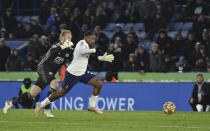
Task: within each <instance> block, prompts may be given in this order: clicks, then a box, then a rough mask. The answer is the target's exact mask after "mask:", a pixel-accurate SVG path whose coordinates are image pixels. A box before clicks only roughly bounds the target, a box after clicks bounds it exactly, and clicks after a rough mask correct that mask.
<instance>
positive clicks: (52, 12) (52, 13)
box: [47, 7, 58, 23]
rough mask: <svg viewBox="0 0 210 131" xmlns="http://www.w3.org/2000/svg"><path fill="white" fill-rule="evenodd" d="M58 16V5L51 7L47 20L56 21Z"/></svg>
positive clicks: (49, 21)
mask: <svg viewBox="0 0 210 131" xmlns="http://www.w3.org/2000/svg"><path fill="white" fill-rule="evenodd" d="M57 16H58V14H57V9H56V7H51V8H50V16H49V17H48V18H47V22H48V23H54V22H55V19H56V17H57Z"/></svg>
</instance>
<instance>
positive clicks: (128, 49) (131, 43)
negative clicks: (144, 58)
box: [123, 34, 138, 62]
mask: <svg viewBox="0 0 210 131" xmlns="http://www.w3.org/2000/svg"><path fill="white" fill-rule="evenodd" d="M133 37H134V36H133V35H132V34H130V35H128V36H127V41H126V44H125V45H123V55H124V62H126V61H128V57H129V54H130V53H134V52H135V49H136V48H137V44H138V43H136V41H135V40H134V38H133Z"/></svg>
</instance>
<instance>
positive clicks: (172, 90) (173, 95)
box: [0, 82, 193, 111]
mask: <svg viewBox="0 0 210 131" xmlns="http://www.w3.org/2000/svg"><path fill="white" fill-rule="evenodd" d="M21 84H22V83H21V82H0V90H1V92H0V108H3V106H4V102H5V100H8V99H9V100H11V99H12V97H14V96H17V95H18V92H19V88H20V85H21ZM192 87H193V83H105V84H104V85H103V88H102V92H101V95H100V98H99V99H98V107H99V109H101V110H121V111H123V110H129V111H131V110H157V111H161V110H162V106H163V104H164V103H165V102H167V101H173V102H174V103H175V104H176V106H177V110H178V111H192V110H191V107H190V105H189V104H188V100H189V98H190V96H191V91H192ZM48 90H49V87H47V88H46V89H44V90H43V92H42V93H41V96H40V100H43V99H44V98H45V96H46V94H47V91H48ZM91 90H92V87H91V86H89V85H85V84H83V83H79V84H77V85H76V86H75V87H74V88H73V89H72V90H71V91H70V92H69V93H68V94H67V95H66V96H65V97H63V98H61V99H59V100H57V101H56V102H55V103H53V104H52V106H51V108H52V109H58V110H63V109H67V110H69V109H70V110H86V109H87V106H88V105H87V104H88V100H89V97H90V96H91Z"/></svg>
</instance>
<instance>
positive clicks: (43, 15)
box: [39, 0, 50, 25]
mask: <svg viewBox="0 0 210 131" xmlns="http://www.w3.org/2000/svg"><path fill="white" fill-rule="evenodd" d="M48 5H49V4H48V3H47V2H46V1H44V0H43V1H42V2H41V7H40V13H39V21H40V24H42V25H44V24H46V22H47V18H48V16H49V10H50V9H49V6H48Z"/></svg>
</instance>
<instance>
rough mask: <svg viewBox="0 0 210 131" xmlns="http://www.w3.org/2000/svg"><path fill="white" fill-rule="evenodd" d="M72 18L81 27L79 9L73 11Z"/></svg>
mask: <svg viewBox="0 0 210 131" xmlns="http://www.w3.org/2000/svg"><path fill="white" fill-rule="evenodd" d="M72 17H73V19H74V21H76V22H77V23H78V24H79V25H80V26H81V25H82V16H81V13H80V9H79V8H75V9H74V12H73V15H72Z"/></svg>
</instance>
